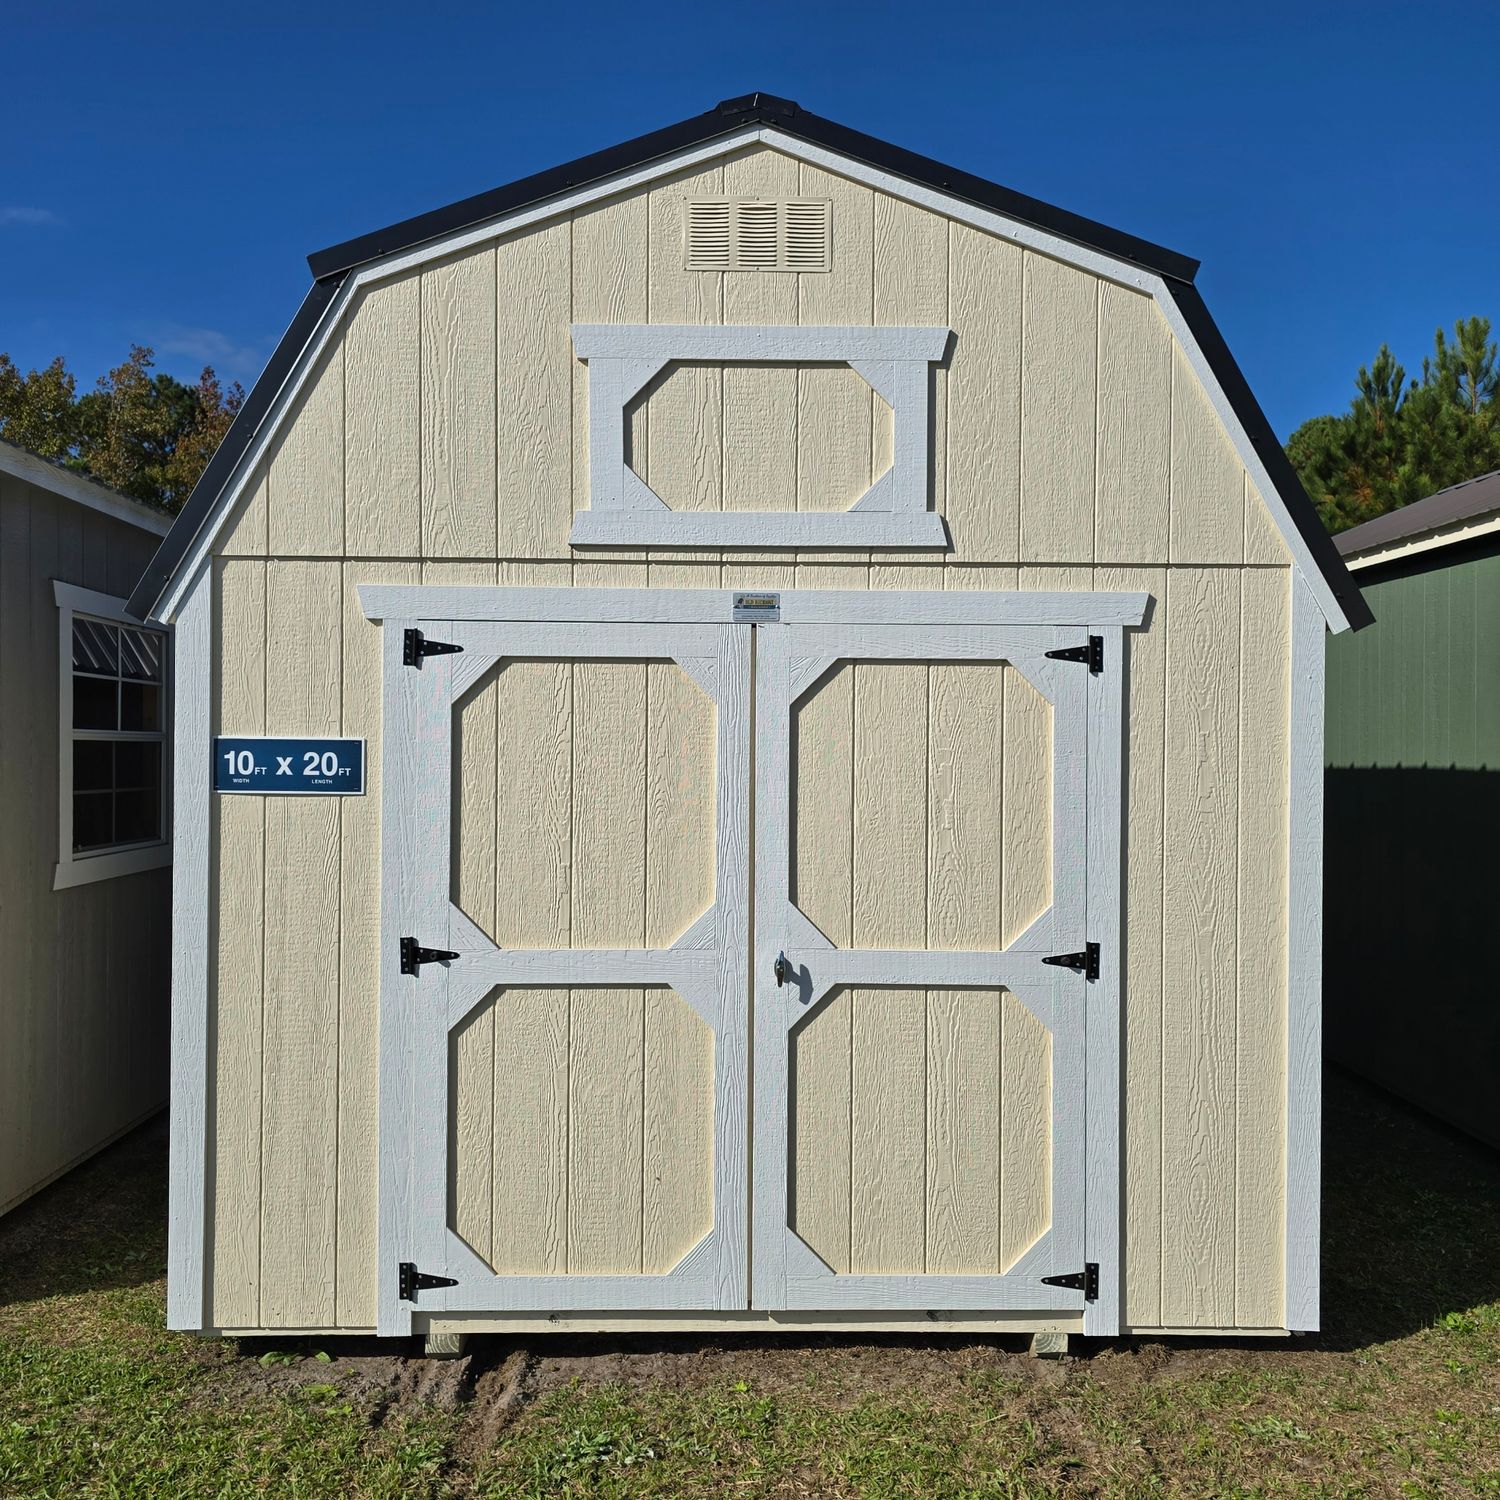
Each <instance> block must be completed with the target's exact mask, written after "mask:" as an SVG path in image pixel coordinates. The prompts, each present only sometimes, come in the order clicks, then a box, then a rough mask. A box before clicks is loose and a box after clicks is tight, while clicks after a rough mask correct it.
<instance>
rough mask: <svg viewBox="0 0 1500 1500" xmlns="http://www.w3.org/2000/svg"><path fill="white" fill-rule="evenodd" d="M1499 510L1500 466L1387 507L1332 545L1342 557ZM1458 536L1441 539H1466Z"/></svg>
mask: <svg viewBox="0 0 1500 1500" xmlns="http://www.w3.org/2000/svg"><path fill="white" fill-rule="evenodd" d="M1491 510H1500V469H1497V470H1495V472H1494V473H1492V474H1476V475H1475V476H1474V478H1473V479H1464V480H1461V481H1460V482H1459V483H1458V484H1450V485H1449V486H1448V487H1447V489H1442V490H1435V491H1434V492H1433V493H1432V494H1430V495H1428V496H1427V498H1426V499H1424V500H1413V501H1412V503H1411V504H1410V505H1403V506H1402V507H1401V508H1400V509H1399V510H1388V511H1387V512H1386V513H1385V514H1384V515H1383V516H1376V517H1375V518H1374V520H1372V521H1365V522H1364V523H1362V524H1361V525H1359V526H1352V527H1350V529H1349V530H1348V531H1341V532H1339V534H1338V535H1337V536H1336V537H1335V538H1334V545H1335V546H1336V547H1337V548H1338V549H1339V553H1340V555H1341V556H1343V557H1350V556H1352V555H1354V554H1355V553H1359V552H1368V551H1369V550H1370V548H1371V547H1379V546H1381V545H1382V544H1383V543H1387V542H1400V541H1405V540H1406V539H1407V538H1408V537H1416V536H1422V535H1424V534H1425V533H1427V532H1430V531H1441V530H1442V529H1443V527H1445V526H1456V525H1457V524H1458V523H1459V522H1460V521H1467V520H1468V519H1469V518H1470V517H1471V516H1480V515H1483V514H1484V513H1485V512H1486V511H1491ZM1467 540H1468V538H1466V537H1462V536H1458V537H1454V538H1453V539H1452V541H1450V542H1445V543H1442V545H1443V546H1451V545H1452V544H1453V542H1460V541H1467Z"/></svg>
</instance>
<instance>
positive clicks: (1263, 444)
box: [130, 94, 1373, 630]
mask: <svg viewBox="0 0 1500 1500" xmlns="http://www.w3.org/2000/svg"><path fill="white" fill-rule="evenodd" d="M756 127H762V128H764V129H765V130H766V132H767V134H768V135H769V134H770V133H771V132H773V131H774V132H776V133H777V134H780V135H784V136H790V137H792V138H793V139H794V140H801V141H803V142H805V143H807V144H809V145H810V146H814V147H818V148H821V149H823V150H826V151H828V152H830V153H833V154H834V155H837V156H840V157H843V158H845V159H847V160H849V161H851V162H853V163H857V164H862V165H863V166H865V167H867V168H869V169H870V170H872V171H875V172H880V173H884V174H887V175H889V176H891V177H895V178H901V179H904V180H905V181H907V182H908V183H911V184H914V185H917V186H920V187H922V188H925V189H928V190H930V191H934V192H937V193H941V194H943V195H945V196H946V197H948V198H950V199H953V200H956V201H957V202H960V203H967V204H970V205H972V206H974V207H976V208H979V209H981V210H985V211H987V212H990V213H994V214H998V215H1001V216H1003V217H1005V218H1006V219H1009V220H1013V221H1015V222H1017V223H1019V224H1021V225H1025V226H1030V227H1031V228H1033V229H1035V230H1037V231H1039V232H1040V233H1042V234H1045V235H1048V236H1052V237H1053V238H1054V239H1056V240H1062V241H1066V242H1069V243H1071V244H1072V245H1075V246H1078V247H1081V248H1083V249H1085V250H1088V251H1091V252H1094V253H1096V254H1099V255H1103V256H1105V257H1107V258H1109V259H1110V260H1114V261H1118V262H1121V263H1123V264H1125V265H1127V266H1132V267H1135V268H1138V270H1140V271H1144V272H1146V273H1149V275H1151V276H1154V277H1157V278H1160V282H1161V284H1162V285H1164V286H1165V287H1166V289H1167V291H1168V292H1169V294H1170V296H1171V298H1172V300H1173V303H1174V304H1175V306H1176V308H1177V310H1178V312H1179V314H1180V315H1181V317H1182V320H1183V322H1184V324H1185V325H1186V327H1187V328H1188V329H1189V330H1190V332H1191V334H1192V336H1193V337H1194V338H1195V339H1196V340H1197V342H1198V344H1199V346H1200V348H1201V351H1202V354H1203V356H1204V360H1205V362H1206V363H1207V365H1208V366H1209V368H1210V370H1211V371H1212V374H1213V376H1214V378H1215V379H1216V380H1217V381H1218V383H1219V386H1220V388H1221V389H1222V391H1223V392H1224V395H1225V399H1226V401H1227V403H1228V405H1229V407H1230V408H1231V410H1232V412H1233V415H1234V418H1235V419H1236V420H1237V421H1238V422H1239V423H1240V425H1241V427H1242V428H1243V430H1244V432H1245V434H1246V437H1247V438H1248V440H1249V442H1250V444H1251V446H1252V448H1253V450H1254V454H1255V457H1256V458H1257V459H1258V460H1259V466H1260V468H1261V470H1262V472H1263V473H1264V475H1265V477H1266V479H1267V480H1268V481H1269V483H1270V485H1271V487H1272V489H1273V490H1274V491H1275V493H1276V495H1277V497H1278V498H1279V500H1280V501H1281V503H1282V505H1283V506H1284V508H1285V510H1286V512H1287V515H1288V516H1289V517H1290V519H1291V521H1292V523H1293V524H1294V526H1295V527H1296V530H1297V533H1298V536H1299V539H1300V542H1301V545H1302V547H1303V548H1305V551H1303V552H1302V553H1301V554H1300V555H1301V556H1302V557H1303V558H1304V559H1305V560H1310V562H1311V564H1312V566H1313V567H1315V568H1316V570H1317V572H1318V573H1319V574H1320V575H1321V579H1322V582H1323V584H1324V585H1325V586H1326V589H1327V595H1326V598H1327V600H1328V605H1330V606H1331V607H1327V606H1325V613H1327V615H1328V621H1329V626H1330V628H1332V629H1334V630H1341V629H1344V628H1353V629H1356V630H1358V629H1360V628H1361V627H1362V626H1364V625H1366V624H1369V623H1370V621H1371V620H1372V618H1373V616H1371V614H1370V611H1369V608H1368V606H1367V605H1366V604H1365V602H1364V598H1363V596H1362V595H1361V593H1360V591H1359V587H1358V585H1357V584H1356V583H1355V582H1354V580H1353V578H1352V577H1351V576H1350V573H1349V571H1348V569H1347V568H1346V567H1345V565H1344V563H1343V560H1342V559H1341V558H1340V556H1339V554H1338V551H1337V549H1336V548H1335V547H1334V545H1333V542H1332V540H1331V539H1330V538H1329V537H1328V535H1327V533H1326V532H1325V530H1324V529H1323V526H1322V524H1321V522H1320V521H1319V520H1318V516H1317V511H1316V509H1315V507H1314V506H1313V504H1312V502H1311V501H1310V500H1309V499H1308V497H1307V495H1306V493H1305V491H1304V490H1303V488H1302V484H1301V482H1300V481H1299V480H1298V478H1297V475H1296V472H1295V470H1293V468H1292V466H1291V464H1290V462H1289V461H1288V460H1287V458H1286V455H1285V453H1284V452H1283V450H1282V448H1281V444H1280V443H1279V442H1278V441H1277V440H1276V436H1275V433H1274V432H1273V431H1272V429H1271V426H1270V423H1269V422H1268V421H1267V420H1266V418H1265V415H1264V413H1263V412H1262V411H1261V408H1260V404H1259V403H1258V402H1257V401H1256V399H1255V397H1254V395H1253V393H1252V392H1251V390H1250V386H1249V383H1248V382H1247V381H1246V380H1245V378H1244V375H1243V374H1242V372H1241V371H1240V369H1239V366H1238V364H1237V363H1236V362H1235V360H1234V356H1233V355H1232V354H1231V353H1230V351H1229V348H1228V345H1227V344H1226V343H1225V342H1224V339H1223V336H1222V335H1221V334H1220V333H1219V330H1218V328H1217V326H1216V325H1215V324H1214V322H1213V319H1212V317H1211V316H1210V315H1209V312H1208V309H1207V307H1206V306H1205V305H1204V303H1203V299H1202V297H1201V296H1200V295H1199V294H1198V292H1197V289H1196V288H1195V287H1194V286H1193V277H1194V276H1195V274H1196V273H1197V269H1198V262H1197V261H1196V260H1193V259H1192V258H1191V257H1188V256H1185V255H1180V254H1178V253H1177V252H1176V251H1172V250H1167V249H1165V248H1163V247H1162V246H1160V245H1155V244H1152V243H1151V242H1150V241H1148V240H1143V239H1140V238H1138V237H1136V236H1134V235H1129V234H1124V233H1122V232H1121V231H1119V230H1115V229H1111V228H1109V227H1108V226H1106V225H1102V224H1098V223H1096V222H1094V221H1093V220H1090V219H1086V218H1083V217H1082V216H1080V215H1077V214H1072V213H1069V212H1068V211H1067V210H1065V209H1060V208H1056V207H1054V206H1053V205H1051V204H1047V203H1043V202H1041V201H1040V200H1039V199H1035V198H1031V197H1028V196H1027V195H1025V194H1022V193H1016V192H1012V191H1011V190H1010V189H1008V188H1004V187H1001V186H1000V185H999V184H997V183H993V182H989V181H987V180H986V179H984V178H981V177H977V176H975V175H974V174H972V173H969V172H964V171H961V170H959V169H958V168H955V167H951V166H947V165H945V164H944V163H941V162H937V161H934V160H932V159H931V158H929V157H924V156H920V155H918V154H917V153H915V152H911V151H906V150H903V149H902V148H900V147H898V146H892V145H890V144H889V143H887V142H884V141H881V140H878V139H876V138H875V137H874V136H869V135H865V134H863V133H862V132H860V131H856V130H851V129H849V128H848V127H846V126H843V125H839V124H837V123H835V122H834V121H832V120H826V119H823V118H822V117H821V116H818V115H814V114H811V113H809V112H807V111H805V110H802V109H800V108H799V107H798V106H797V105H796V104H794V103H792V102H791V101H790V100H786V99H779V98H776V97H775V96H773V95H769V94H746V95H743V96H741V97H740V98H738V99H728V100H725V101H724V102H723V103H721V104H719V105H718V106H716V107H715V108H714V109H712V110H709V111H707V112H706V113H704V114H702V115H697V116H694V117H693V118H692V119H690V120H685V121H682V122H681V123H680V124H677V125H671V126H668V127H666V128H665V129H663V130H657V131H652V132H650V133H649V134H647V135H643V136H638V137H636V138H635V139H634V140H631V141H626V142H624V143H623V144H621V145H618V146H612V147H610V148H609V149H607V150H604V151H599V152H595V153H593V154H592V155H589V156H585V157H580V158H579V159H578V160H576V161H573V162H569V163H566V164H565V165H563V166H560V167H555V168H552V169H551V170H549V171H546V172H540V173H536V174H534V175H532V176H530V177H525V178H522V179H520V180H519V181H517V182H513V183H510V184H508V185H507V186H505V187H501V188H496V189H494V190H493V191H490V192H487V193H481V194H478V195H476V196H474V197H471V198H466V199H464V200H462V201H461V202H459V203H455V204H451V205H449V206H448V207H446V208H442V209H438V210H436V211H434V212H432V213H428V214H422V215H419V216H417V217H415V218H411V219H405V220H402V221H401V222H399V223H397V224H392V225H390V226H388V227H387V228H385V229H381V230H377V231H375V232H374V233H373V234H367V235H362V236H360V237H359V238H357V239H352V240H346V241H345V242H343V243H342V244H339V245H334V246H332V247H330V248H329V249H327V250H321V251H317V252H315V253H314V254H312V255H310V256H309V257H308V264H309V266H310V267H311V269H312V273H313V276H314V284H313V286H312V288H311V289H310V290H309V292H308V294H307V296H306V298H305V299H304V301H303V304H302V307H301V308H300V309H299V310H298V313H297V316H296V318H294V319H293V321H292V324H291V326H290V327H289V328H288V329H287V332H286V334H285V336H284V337H283V338H282V340H281V342H280V344H278V346H277V348H276V351H275V353H274V354H273V355H272V356H271V359H270V361H269V363H268V364H267V366H266V369H265V370H264V372H263V373H262V374H261V376H260V378H259V379H258V380H257V381H256V382H255V386H254V388H253V389H252V391H251V392H250V395H249V396H248V397H247V398H246V401H245V404H244V406H243V408H242V409H241V411H240V414H239V416H238V417H237V418H236V420H235V422H234V424H233V425H232V426H231V428H230V430H229V433H228V434H227V436H226V437H225V440H224V442H223V444H222V445H221V446H220V448H219V450H218V452H217V453H216V454H215V455H214V458H213V461H212V462H211V463H210V464H209V466H208V468H207V469H206V470H205V471H204V473H203V476H202V478H201V479H200V480H199V482H198V484H197V486H196V487H195V488H194V490H193V493H192V495H191V497H190V498H189V500H188V503H187V505H186V506H185V507H184V509H183V512H182V515H181V516H180V517H179V518H178V521H177V524H176V525H174V527H173V528H172V531H171V533H170V534H169V535H168V537H167V539H166V540H165V541H164V542H163V544H162V546H161V548H160V549H159V550H158V553H157V555H156V557H155V558H154V559H153V560H152V563H151V565H150V567H149V568H148V569H147V571H146V573H145V575H144V576H143V577H142V579H141V582H140V584H139V585H138V586H137V588H136V590H135V593H134V594H133V595H132V596H131V600H130V607H131V609H132V611H133V612H134V613H136V614H138V615H140V616H141V617H143V618H145V617H148V616H152V615H154V614H155V613H156V611H157V610H158V609H159V608H161V607H162V605H163V603H164V601H165V600H166V598H167V595H168V593H169V591H170V590H171V586H172V584H173V582H174V580H175V579H176V575H177V572H178V570H179V569H180V568H181V566H182V565H183V563H184V560H185V559H186V558H187V557H188V556H189V554H190V553H192V552H194V551H195V550H196V549H195V543H196V541H197V538H198V536H199V534H200V532H201V531H202V529H203V527H204V526H206V525H208V524H210V523H211V522H212V520H213V517H214V513H215V507H216V505H217V502H218V500H219V497H220V495H221V494H222V492H223V490H224V488H225V486H226V485H227V484H229V482H230V481H231V479H232V478H233V477H234V475H235V473H236V470H237V469H238V467H239V465H240V461H241V459H242V458H243V457H244V456H245V454H246V453H247V452H248V450H249V449H250V447H251V445H252V444H253V443H254V442H255V440H256V438H257V436H258V435H259V433H260V430H261V426H262V424H263V423H264V422H265V420H266V418H267V417H268V415H270V413H271V412H272V410H273V408H274V406H275V404H276V398H277V396H278V395H279V393H280V391H281V389H282V386H283V384H284V383H285V381H286V380H287V379H288V377H289V376H290V375H291V374H292V372H293V371H294V369H295V367H296V365H297V362H298V359H299V357H300V355H301V353H302V351H303V350H304V348H305V347H306V346H307V345H308V343H309V341H310V340H312V339H313V338H314V337H315V336H316V335H317V333H318V330H319V326H320V324H321V323H322V321H323V318H324V316H325V314H326V313H327V312H328V310H329V308H330V307H331V306H332V305H333V303H334V301H335V299H336V298H337V296H338V294H339V292H340V290H341V289H342V288H343V286H344V284H345V282H346V281H347V279H348V278H349V276H350V275H351V274H353V273H355V272H357V271H359V270H360V269H361V268H363V267H366V266H369V265H371V264H372V263H373V262H377V261H380V260H383V259H387V258H390V257H393V256H395V255H397V254H400V253H403V252H411V251H416V250H419V249H420V247H422V246H424V245H428V244H435V243H437V242H439V241H443V240H446V239H449V238H452V237H454V236H457V235H460V234H462V233H464V232H465V231H473V230H477V229H479V228H480V227H481V226H484V225H486V224H488V223H491V222H493V221H495V220H498V219H501V218H504V217H506V216H508V215H513V214H515V213H516V212H517V211H519V210H525V209H528V208H535V207H536V206H538V205H542V204H545V203H546V202H547V201H548V200H550V199H554V198H555V199H562V198H564V197H566V196H568V195H570V194H576V193H578V192H579V191H580V190H584V189H587V188H589V187H591V186H595V187H596V186H597V185H598V184H600V183H603V182H606V181H607V180H608V179H610V178H612V177H615V176H618V175H620V174H624V173H628V172H638V171H640V170H641V169H643V168H645V167H648V166H649V165H650V164H652V163H655V162H666V161H668V160H670V159H672V158H675V157H677V156H680V155H682V154H683V153H685V152H688V151H691V150H693V149H701V148H703V147H706V146H710V145H711V143H712V142H714V141H716V140H719V139H728V138H732V137H744V136H745V134H746V132H747V131H753V130H754V129H755V128H756ZM1268 498H1269V497H1268ZM1295 550H1296V549H1294V551H1295Z"/></svg>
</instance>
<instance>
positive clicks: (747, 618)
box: [729, 594, 781, 625]
mask: <svg viewBox="0 0 1500 1500" xmlns="http://www.w3.org/2000/svg"><path fill="white" fill-rule="evenodd" d="M729 617H730V619H732V620H733V621H734V622H735V623H736V624H741V623H743V624H746V625H754V624H757V623H759V624H762V625H764V624H768V623H769V622H771V621H773V620H779V619H780V618H781V595H780V594H736V595H735V596H734V603H733V605H732V606H731V608H730V615H729Z"/></svg>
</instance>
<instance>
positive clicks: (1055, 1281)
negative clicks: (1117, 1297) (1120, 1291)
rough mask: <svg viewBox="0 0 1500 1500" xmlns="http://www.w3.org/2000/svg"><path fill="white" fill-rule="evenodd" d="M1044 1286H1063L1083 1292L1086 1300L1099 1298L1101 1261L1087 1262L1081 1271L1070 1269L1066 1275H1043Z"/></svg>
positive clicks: (1092, 1300) (1073, 1290) (1094, 1300)
mask: <svg viewBox="0 0 1500 1500" xmlns="http://www.w3.org/2000/svg"><path fill="white" fill-rule="evenodd" d="M1042 1284H1043V1285H1044V1286H1062V1287H1066V1288H1067V1289H1068V1290H1069V1291H1070V1292H1082V1293H1083V1300H1084V1301H1085V1302H1097V1301H1098V1300H1099V1262H1098V1261H1097V1260H1091V1261H1089V1262H1087V1263H1086V1264H1085V1266H1084V1268H1083V1269H1082V1270H1081V1271H1070V1272H1069V1273H1068V1274H1067V1275H1066V1276H1043V1277H1042Z"/></svg>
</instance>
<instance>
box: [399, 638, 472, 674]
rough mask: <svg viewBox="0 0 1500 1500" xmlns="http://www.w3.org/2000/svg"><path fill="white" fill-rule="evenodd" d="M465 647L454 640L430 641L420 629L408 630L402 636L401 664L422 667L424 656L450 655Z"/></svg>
mask: <svg viewBox="0 0 1500 1500" xmlns="http://www.w3.org/2000/svg"><path fill="white" fill-rule="evenodd" d="M463 649H464V648H463V647H462V646H457V645H455V644H454V643H453V642H452V641H429V640H428V639H427V637H426V636H425V635H423V634H422V632H421V631H420V630H408V631H406V632H405V634H404V635H403V636H402V638H401V665H402V666H404V667H420V666H421V665H422V658H423V657H424V656H449V655H451V654H452V653H453V652H455V651H462V650H463Z"/></svg>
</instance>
